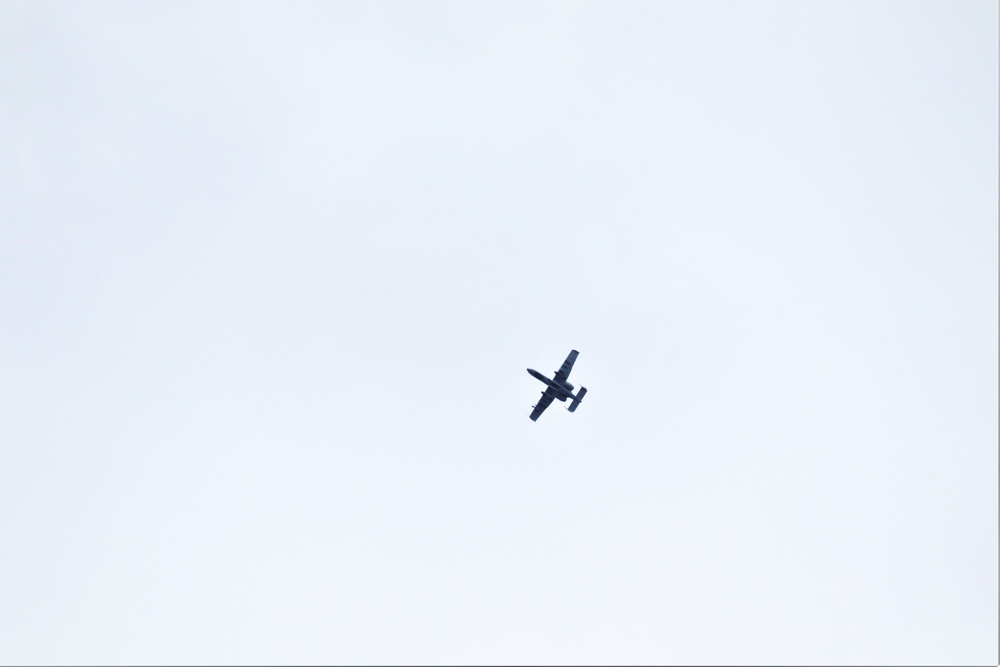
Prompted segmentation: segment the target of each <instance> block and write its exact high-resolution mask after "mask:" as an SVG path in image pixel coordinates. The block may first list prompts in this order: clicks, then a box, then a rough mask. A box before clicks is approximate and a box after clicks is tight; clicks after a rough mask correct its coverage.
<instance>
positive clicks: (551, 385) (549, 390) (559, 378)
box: [528, 350, 587, 421]
mask: <svg viewBox="0 0 1000 667" xmlns="http://www.w3.org/2000/svg"><path fill="white" fill-rule="evenodd" d="M578 354H580V353H579V352H577V351H576V350H572V351H571V352H570V353H569V356H568V357H566V361H564V362H563V365H562V366H560V367H559V370H557V371H556V374H555V376H554V377H553V378H552V379H551V380H550V379H548V378H547V377H545V376H544V375H542V374H541V373H539V372H538V371H536V370H535V369H533V368H529V369H528V374H529V375H531V376H532V377H534V378H537V379H539V380H541V381H542V382H544V383H545V384H546V385H548V386H547V387H546V388H545V391H543V392H542V397H541V398H540V399H538V403H537V404H535V406H534V408H535V409H534V410H532V411H531V421H537V420H538V418H539V417H540V416H541V415H542V413H543V412H545V408H547V407H549V404H550V403H552V399H559V400H560V401H563V402H565V401H566V399H567V398H571V399H573V401H572V402H571V403H570V404H569V408H567V409H568V410H569V411H570V412H575V411H576V408H577V406H578V405H580V401H582V400H583V395H584V394H586V393H587V388H586V387H580V391H578V392H577V393H576V396H574V395H573V385H571V384H570V383H569V382H568V381H567V380H566V378H568V377H569V372H570V371H571V370H573V363H574V362H576V357H577V355H578Z"/></svg>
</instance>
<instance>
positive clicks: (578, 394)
mask: <svg viewBox="0 0 1000 667" xmlns="http://www.w3.org/2000/svg"><path fill="white" fill-rule="evenodd" d="M586 393H587V388H586V387H580V391H578V392H576V398H574V399H573V402H572V403H570V404H569V408H568V409H569V411H570V412H576V407H577V406H578V405H580V401H582V400H583V397H584V395H585V394H586Z"/></svg>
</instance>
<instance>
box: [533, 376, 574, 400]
mask: <svg viewBox="0 0 1000 667" xmlns="http://www.w3.org/2000/svg"><path fill="white" fill-rule="evenodd" d="M528 374H529V375H531V377H533V378H535V379H537V380H541V381H542V382H544V383H545V384H547V385H548V386H549V388H550V389H552V391H553V392H555V396H553V398H555V399H556V400H558V401H563V402H565V401H566V399H567V398H576V397H575V396H573V389H574V387H573V385H572V384H570V383H569V382H566V383H562V382H558V381H556V380H550V379H549V378H547V377H545V376H544V375H542V374H541V373H539V372H538V371H536V370H535V369H534V368H529V369H528Z"/></svg>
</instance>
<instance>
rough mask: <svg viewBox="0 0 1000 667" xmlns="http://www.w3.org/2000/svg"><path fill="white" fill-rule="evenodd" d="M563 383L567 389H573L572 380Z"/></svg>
mask: <svg viewBox="0 0 1000 667" xmlns="http://www.w3.org/2000/svg"><path fill="white" fill-rule="evenodd" d="M563 384H564V385H565V386H566V389H567V390H568V391H573V384H572V383H570V382H563Z"/></svg>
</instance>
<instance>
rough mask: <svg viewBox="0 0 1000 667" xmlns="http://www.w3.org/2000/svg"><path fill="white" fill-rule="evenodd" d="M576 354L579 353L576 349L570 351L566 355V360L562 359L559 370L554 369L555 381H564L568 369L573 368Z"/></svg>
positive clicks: (567, 374) (568, 371)
mask: <svg viewBox="0 0 1000 667" xmlns="http://www.w3.org/2000/svg"><path fill="white" fill-rule="evenodd" d="M578 354H580V353H579V352H577V351H576V350H572V351H570V353H569V356H568V357H566V361H564V362H563V365H562V366H560V367H559V370H557V371H556V377H555V379H556V381H557V382H565V381H566V378H568V377H569V373H570V371H571V370H573V364H574V363H576V356H577V355H578Z"/></svg>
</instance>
